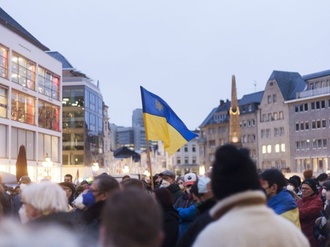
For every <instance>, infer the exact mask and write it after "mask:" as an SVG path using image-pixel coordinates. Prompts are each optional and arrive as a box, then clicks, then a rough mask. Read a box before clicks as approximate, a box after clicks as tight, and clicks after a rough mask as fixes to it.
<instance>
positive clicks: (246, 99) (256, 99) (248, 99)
mask: <svg viewBox="0 0 330 247" xmlns="http://www.w3.org/2000/svg"><path fill="white" fill-rule="evenodd" d="M263 94H264V91H260V92H255V93H251V94H246V95H244V96H243V97H242V99H240V100H239V101H238V105H239V106H241V105H248V104H253V103H260V102H261V100H262V96H263Z"/></svg>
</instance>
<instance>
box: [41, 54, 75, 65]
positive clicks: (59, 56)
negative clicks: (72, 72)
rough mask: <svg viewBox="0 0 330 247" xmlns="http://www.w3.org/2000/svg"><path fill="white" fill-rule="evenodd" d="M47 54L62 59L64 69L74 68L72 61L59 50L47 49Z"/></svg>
mask: <svg viewBox="0 0 330 247" xmlns="http://www.w3.org/2000/svg"><path fill="white" fill-rule="evenodd" d="M47 54H49V55H50V56H52V57H53V58H55V59H56V60H58V61H60V62H61V63H62V68H63V69H73V66H72V65H71V63H70V62H69V61H68V60H67V59H66V58H65V57H64V56H63V55H62V54H61V53H59V52H57V51H47Z"/></svg>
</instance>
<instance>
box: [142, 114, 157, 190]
mask: <svg viewBox="0 0 330 247" xmlns="http://www.w3.org/2000/svg"><path fill="white" fill-rule="evenodd" d="M143 122H144V129H145V133H146V148H147V164H148V169H149V172H150V181H151V190H152V191H153V190H154V189H155V186H154V178H153V175H152V168H151V158H150V148H149V138H148V131H147V123H146V119H145V115H144V114H143Z"/></svg>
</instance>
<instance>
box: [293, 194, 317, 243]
mask: <svg viewBox="0 0 330 247" xmlns="http://www.w3.org/2000/svg"><path fill="white" fill-rule="evenodd" d="M297 205H298V208H299V218H300V224H301V230H302V232H303V233H304V234H305V236H306V237H307V238H308V240H309V243H310V244H311V247H314V246H316V247H317V246H318V243H317V240H316V239H315V238H314V236H313V227H314V225H315V220H316V219H317V218H318V217H320V212H321V211H322V209H323V203H322V200H321V198H320V197H319V196H318V195H316V194H314V195H311V196H309V197H304V198H302V199H300V200H298V201H297Z"/></svg>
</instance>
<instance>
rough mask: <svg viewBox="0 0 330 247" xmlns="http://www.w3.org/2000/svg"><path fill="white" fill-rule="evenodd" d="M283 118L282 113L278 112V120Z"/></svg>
mask: <svg viewBox="0 0 330 247" xmlns="http://www.w3.org/2000/svg"><path fill="white" fill-rule="evenodd" d="M283 118H284V116H283V111H280V112H279V119H283Z"/></svg>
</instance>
